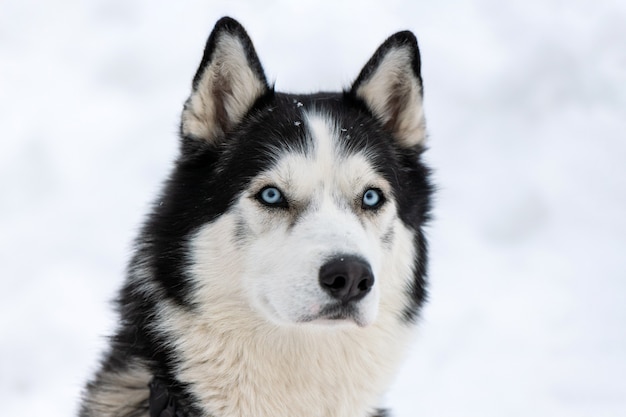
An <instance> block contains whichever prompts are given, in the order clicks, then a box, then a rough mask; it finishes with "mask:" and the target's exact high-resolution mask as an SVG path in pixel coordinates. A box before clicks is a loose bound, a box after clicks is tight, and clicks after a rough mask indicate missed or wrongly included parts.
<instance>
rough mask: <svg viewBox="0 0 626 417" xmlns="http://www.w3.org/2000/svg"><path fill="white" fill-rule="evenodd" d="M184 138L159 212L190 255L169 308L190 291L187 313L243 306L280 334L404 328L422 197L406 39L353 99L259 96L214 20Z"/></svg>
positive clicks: (249, 58)
mask: <svg viewBox="0 0 626 417" xmlns="http://www.w3.org/2000/svg"><path fill="white" fill-rule="evenodd" d="M181 131H182V136H183V143H182V155H181V158H180V160H179V161H178V165H177V169H176V170H175V173H174V175H173V176H172V178H171V180H170V184H169V192H168V193H166V195H168V196H169V198H170V200H168V201H166V202H165V206H166V207H165V208H163V209H162V211H163V212H169V213H176V214H173V215H174V216H176V218H175V219H172V220H171V222H173V223H176V222H179V223H180V224H182V225H184V227H183V228H182V229H184V232H180V233H181V234H183V235H184V240H185V241H186V242H187V244H188V245H189V247H190V248H191V251H190V253H191V254H192V255H191V257H190V258H189V257H188V259H184V261H183V262H181V264H184V266H185V268H186V272H185V273H184V274H182V275H180V277H179V279H180V281H184V282H186V284H185V285H183V284H181V282H172V278H171V276H172V274H170V278H168V279H166V280H164V284H165V285H166V286H168V288H169V289H170V292H171V293H172V294H173V295H174V296H175V297H180V291H178V290H177V289H176V288H182V287H184V286H189V285H188V284H189V281H191V283H192V284H191V286H193V287H195V291H187V295H185V297H187V298H189V296H188V294H189V293H193V296H191V300H190V302H191V304H192V305H195V306H210V305H213V304H215V303H222V304H223V303H225V302H226V303H229V302H230V303H231V305H232V308H233V309H237V308H240V307H238V306H237V302H236V301H235V299H236V298H239V299H243V300H244V301H245V304H246V305H250V306H252V308H253V309H254V311H256V312H257V313H258V314H259V316H260V317H263V318H264V319H266V320H268V321H270V322H273V323H277V324H280V325H284V324H301V323H316V324H329V323H330V324H338V323H344V324H345V323H348V324H356V325H358V326H368V325H369V324H371V323H372V322H374V321H375V320H376V318H377V313H378V311H379V310H380V309H381V308H384V309H386V311H394V312H395V313H397V314H399V315H404V316H406V317H408V318H411V315H412V314H413V313H414V311H415V310H416V308H417V306H418V305H419V304H420V303H421V301H422V298H423V290H424V289H423V257H424V255H425V254H424V253H423V251H424V247H423V236H422V231H421V226H422V224H423V223H424V221H425V220H426V216H427V211H428V196H429V194H430V186H429V184H428V181H427V171H426V169H425V168H424V167H423V165H422V164H421V162H420V161H419V156H420V153H421V150H422V146H423V141H424V120H423V112H422V106H421V78H420V75H419V55H418V51H417V45H416V43H415V40H414V38H413V37H412V35H410V34H408V33H407V32H403V33H399V34H396V35H394V36H393V37H391V38H390V39H389V40H387V42H385V44H383V45H382V46H381V47H380V48H379V50H378V51H377V52H376V54H375V55H374V57H373V58H372V59H371V60H370V62H369V63H368V64H367V65H366V66H365V68H364V69H363V71H362V72H361V75H360V76H359V77H358V79H357V81H356V82H355V83H354V85H353V86H352V89H351V90H350V91H348V92H344V93H320V94H315V95H289V94H281V93H274V92H273V91H271V89H270V88H269V87H268V86H267V83H266V80H265V76H264V74H263V71H262V68H261V65H260V63H259V60H258V58H257V56H256V54H255V52H254V48H253V47H252V44H251V42H250V40H249V38H248V37H247V35H246V34H245V32H244V31H243V29H242V28H241V26H239V25H238V24H237V23H236V22H234V21H232V20H223V21H220V22H219V23H218V25H217V26H216V28H215V30H214V32H213V33H212V35H211V37H210V38H209V41H208V43H207V47H206V50H205V54H204V58H203V60H202V63H201V65H200V68H199V69H198V72H197V74H196V77H195V78H194V83H193V91H192V95H191V96H190V98H189V100H188V101H187V103H186V105H185V110H184V112H183V117H182V126H181ZM162 203H163V202H162ZM181 213H185V215H186V217H185V216H184V215H183V214H181ZM163 217H166V218H167V217H168V215H167V214H163ZM170 232H172V231H170ZM179 249H180V247H179V248H173V249H171V250H170V251H169V253H170V254H171V253H175V252H176V251H177V250H179ZM179 266H180V265H179ZM157 268H158V265H157ZM163 268H165V269H167V268H170V269H171V266H167V265H166V264H165V263H163ZM172 288H173V289H172ZM185 297H182V298H185ZM201 308H203V307H201ZM207 308H209V307H207Z"/></svg>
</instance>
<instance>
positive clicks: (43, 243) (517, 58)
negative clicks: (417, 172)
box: [0, 0, 626, 417]
mask: <svg viewBox="0 0 626 417" xmlns="http://www.w3.org/2000/svg"><path fill="white" fill-rule="evenodd" d="M159 3H160V2H159ZM163 3H165V2H163ZM223 15H231V16H233V17H235V18H237V19H239V20H240V21H241V22H242V23H243V24H244V26H245V27H246V28H247V29H248V31H249V33H250V35H251V37H252V39H253V41H254V42H255V44H256V47H257V51H258V53H259V55H260V57H261V60H262V62H263V64H264V66H265V69H266V72H267V74H268V78H269V79H270V80H276V86H277V89H278V90H283V91H284V90H288V91H295V92H311V91H314V90H317V89H339V88H341V87H343V86H346V85H349V83H350V82H351V81H352V80H353V79H354V78H355V77H356V75H357V74H358V72H359V70H360V69H361V67H362V65H363V64H364V63H365V61H366V60H367V59H368V58H369V57H370V55H371V54H372V53H373V52H374V50H375V49H376V48H377V47H378V45H379V44H380V43H381V42H382V41H383V40H384V39H385V38H386V37H387V36H388V35H390V34H391V33H393V32H395V31H398V30H403V29H411V30H413V31H414V32H415V33H416V34H417V36H418V39H419V42H420V46H421V50H422V55H423V76H424V81H425V92H426V97H425V103H426V112H427V117H428V123H429V130H430V147H431V148H430V151H429V152H428V160H429V162H430V163H431V165H432V166H433V167H435V169H436V181H437V183H438V185H439V188H440V191H439V193H438V195H437V202H436V210H435V216H436V219H435V221H434V222H433V223H432V226H431V227H430V229H429V235H430V239H431V245H432V263H431V282H432V285H431V301H430V303H429V304H428V306H427V307H426V309H425V310H424V315H423V320H422V322H421V325H420V328H419V332H418V338H417V339H418V340H417V341H416V344H415V346H414V349H413V350H412V351H411V354H410V357H409V358H408V361H407V363H406V366H405V367H404V368H403V371H402V372H401V374H400V375H399V377H398V380H397V383H396V384H395V385H394V387H393V389H392V390H391V392H390V393H389V395H388V402H389V403H390V404H392V405H393V407H394V409H395V415H396V416H397V417H419V416H433V417H448V416H454V417H456V416H459V417H470V416H480V417H490V416H493V417H496V416H498V417H502V416H507V417H511V416H533V417H543V416H546V417H547V416H550V417H554V416H568V417H577V416H592V417H602V416H611V417H616V416H626V2H624V1H618V0H616V1H613V2H611V1H594V0H587V1H584V0H575V1H557V0H548V1H546V0H528V1H515V2H513V1H509V2H503V1H499V0H476V1H448V0H446V1H437V2H434V1H431V2H425V1H410V0H406V1H400V0H385V1H384V2H373V1H334V2H327V4H322V2H320V1H311V0H307V1H291V2H288V1H251V0H250V1H176V2H168V3H167V5H163V4H158V5H157V2H151V1H147V0H145V1H141V0H133V1H129V0H113V1H99V0H91V1H61V0H55V1H43V0H39V1H25V0H3V1H2V2H1V3H0V283H1V287H0V404H2V415H5V416H11V417H16V416H26V417H30V416H43V415H45V416H48V417H56V416H59V417H60V416H70V415H72V414H73V413H75V410H76V406H77V404H78V396H79V392H80V390H81V387H82V385H83V383H84V381H85V380H86V378H88V377H89V376H90V375H91V373H92V372H93V371H94V370H95V368H96V364H97V359H98V357H99V355H100V352H101V351H102V349H103V347H104V345H105V339H104V336H105V335H106V334H108V333H109V332H110V330H111V329H112V327H113V320H114V317H113V314H112V312H111V309H110V305H109V300H111V299H112V298H113V296H114V294H115V291H116V289H117V288H118V287H119V286H120V284H121V282H122V279H123V271H124V268H125V264H126V261H127V259H128V256H129V250H130V247H131V241H132V239H133V236H134V235H135V233H136V231H137V229H138V227H139V225H140V223H141V220H142V218H143V215H144V213H145V212H146V210H147V208H148V205H149V203H150V201H151V199H152V198H153V197H154V196H155V193H156V192H157V190H158V189H159V184H160V183H161V181H162V180H163V179H164V177H165V175H166V173H167V172H168V169H169V167H170V165H171V163H172V160H173V158H174V156H175V152H176V148H177V139H176V131H177V126H178V117H179V113H180V110H181V106H182V103H183V101H184V100H185V98H186V96H187V93H188V91H189V88H190V83H191V78H192V76H193V74H194V72H195V70H196V66H197V64H198V63H199V61H200V58H201V53H202V48H203V46H204V42H205V40H206V37H207V35H208V33H209V31H210V29H211V28H212V26H213V24H214V23H215V21H216V20H217V19H218V18H219V17H221V16H223Z"/></svg>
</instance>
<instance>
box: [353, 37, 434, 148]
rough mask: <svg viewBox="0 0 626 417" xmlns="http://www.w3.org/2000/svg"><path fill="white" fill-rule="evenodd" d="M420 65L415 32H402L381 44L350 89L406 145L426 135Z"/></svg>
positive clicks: (410, 144)
mask: <svg viewBox="0 0 626 417" xmlns="http://www.w3.org/2000/svg"><path fill="white" fill-rule="evenodd" d="M420 67H421V62H420V53H419V48H418V46H417V39H416V38H415V35H413V33H411V32H409V31H404V32H398V33H396V34H395V35H392V36H391V37H389V39H387V40H386V41H385V42H384V43H383V44H382V45H381V46H380V47H379V48H378V50H377V51H376V52H375V53H374V55H373V56H372V58H371V59H370V60H369V62H368V63H367V64H366V65H365V67H364V68H363V70H361V73H360V74H359V76H358V78H357V79H356V81H355V82H354V84H353V85H352V89H351V90H350V94H352V95H353V96H354V97H357V98H358V99H360V100H362V101H363V102H365V104H366V105H367V107H368V108H369V110H370V111H371V112H372V113H373V114H374V115H375V116H376V117H377V118H378V119H379V120H380V121H381V122H382V123H383V125H384V126H385V128H387V129H389V131H390V132H391V133H392V134H393V135H394V137H395V138H396V139H397V140H398V141H399V144H400V145H401V146H404V147H413V146H415V145H421V144H423V142H424V140H425V138H426V125H425V121H424V109H423V106H422V103H423V101H422V77H421V75H420Z"/></svg>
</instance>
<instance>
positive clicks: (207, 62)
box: [181, 17, 269, 144]
mask: <svg viewBox="0 0 626 417" xmlns="http://www.w3.org/2000/svg"><path fill="white" fill-rule="evenodd" d="M268 91H269V87H268V85H267V80H266V78H265V74H264V72H263V68H262V67H261V62H260V61H259V58H258V56H257V54H256V52H255V50H254V46H253V45H252V41H251V40H250V38H249V37H248V34H247V33H246V31H245V29H244V28H243V26H241V24H239V22H237V21H236V20H234V19H231V18H229V17H223V18H221V19H220V20H219V21H218V22H217V23H216V24H215V28H213V32H211V35H210V36H209V39H208V41H207V43H206V47H205V49H204V56H203V57H202V61H201V62H200V67H199V68H198V71H197V72H196V75H195V77H194V79H193V84H192V91H191V95H190V96H189V99H188V100H187V102H186V103H185V107H184V109H183V114H182V120H181V133H182V135H183V137H184V140H188V139H192V140H193V139H195V140H203V141H205V142H206V143H211V144H213V143H216V141H217V140H218V139H219V138H220V137H222V136H223V135H224V133H225V132H228V131H230V130H231V129H233V128H234V127H235V126H236V125H237V124H238V123H239V122H241V120H242V118H243V117H244V116H245V115H246V113H247V112H248V111H249V110H250V108H251V107H252V105H253V104H254V102H255V101H256V100H257V99H258V98H259V97H261V96H262V95H264V94H265V93H267V92H268Z"/></svg>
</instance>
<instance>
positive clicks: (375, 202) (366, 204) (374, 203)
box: [362, 188, 385, 210]
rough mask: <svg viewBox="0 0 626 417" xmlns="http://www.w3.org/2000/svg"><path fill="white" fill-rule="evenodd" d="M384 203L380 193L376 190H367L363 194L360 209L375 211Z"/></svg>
mask: <svg viewBox="0 0 626 417" xmlns="http://www.w3.org/2000/svg"><path fill="white" fill-rule="evenodd" d="M384 202H385V197H384V196H383V193H382V191H380V190H379V189H377V188H368V189H367V190H365V192H364V193H363V199H362V207H363V208H364V209H366V210H373V209H377V208H378V207H380V206H382V204H383V203H384Z"/></svg>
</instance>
